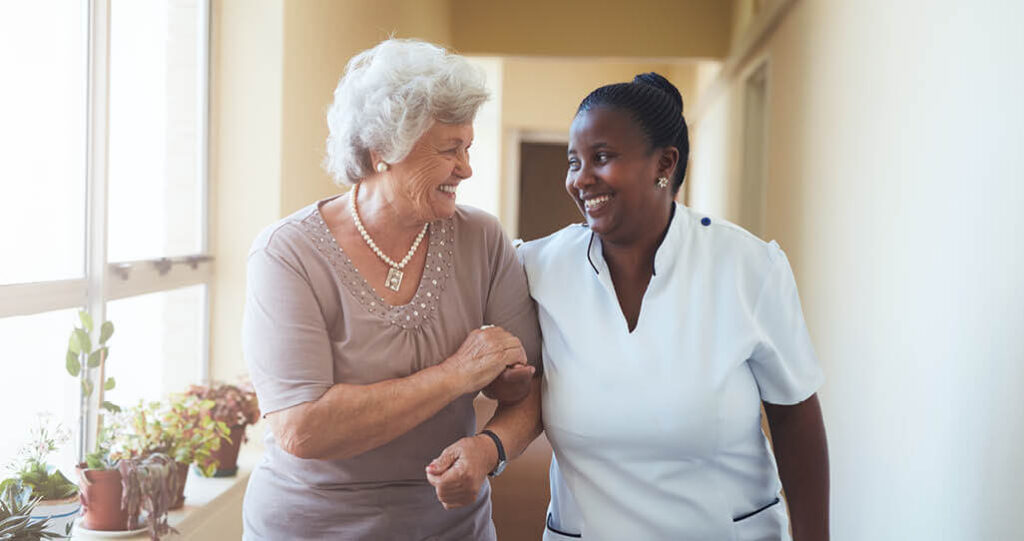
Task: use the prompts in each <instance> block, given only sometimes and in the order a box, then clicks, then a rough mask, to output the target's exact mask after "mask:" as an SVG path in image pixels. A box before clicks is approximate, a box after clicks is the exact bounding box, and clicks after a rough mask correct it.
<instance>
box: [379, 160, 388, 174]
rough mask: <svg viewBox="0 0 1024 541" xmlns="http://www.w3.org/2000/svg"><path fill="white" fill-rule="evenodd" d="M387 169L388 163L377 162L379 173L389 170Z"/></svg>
mask: <svg viewBox="0 0 1024 541" xmlns="http://www.w3.org/2000/svg"><path fill="white" fill-rule="evenodd" d="M387 170H388V164H387V163H386V162H378V163H377V172H378V173H383V172H384V171H387Z"/></svg>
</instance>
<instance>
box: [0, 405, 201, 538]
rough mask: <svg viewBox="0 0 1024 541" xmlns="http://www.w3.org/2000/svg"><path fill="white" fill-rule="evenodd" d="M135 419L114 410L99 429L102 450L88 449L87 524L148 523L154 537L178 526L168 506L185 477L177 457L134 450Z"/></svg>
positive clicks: (112, 527)
mask: <svg viewBox="0 0 1024 541" xmlns="http://www.w3.org/2000/svg"><path fill="white" fill-rule="evenodd" d="M132 422H133V418H132V415H131V414H130V413H129V412H120V413H118V414H117V415H114V416H113V417H112V419H111V422H110V424H109V425H108V426H105V427H103V429H102V430H101V431H100V442H99V444H98V445H97V450H96V451H95V452H93V453H90V454H89V457H88V459H87V466H88V467H87V468H85V469H83V470H82V471H81V479H82V481H81V482H82V486H81V498H82V505H83V509H84V510H85V511H84V514H83V519H82V527H84V528H86V529H89V530H96V531H121V530H133V531H138V530H140V529H143V528H144V529H146V530H148V531H149V534H150V538H151V539H154V540H158V539H159V538H160V536H162V535H166V534H168V533H169V532H174V529H173V528H171V527H170V526H169V525H168V524H167V512H168V510H169V509H170V508H171V506H172V505H173V502H174V500H175V498H177V496H178V494H179V493H180V484H181V480H180V477H179V475H178V468H177V467H176V464H175V462H174V460H173V459H172V458H170V457H169V456H167V455H165V454H163V453H157V452H153V453H149V454H147V455H146V456H139V457H135V456H130V453H129V452H128V451H127V450H126V443H125V440H126V438H125V437H124V436H123V435H124V434H126V433H129V432H128V431H127V430H125V427H127V426H129V425H130V424H131V423H132ZM143 513H145V515H144V516H145V520H144V521H143V519H142V517H143ZM0 539H2V538H0Z"/></svg>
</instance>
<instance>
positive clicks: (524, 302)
mask: <svg viewBox="0 0 1024 541" xmlns="http://www.w3.org/2000/svg"><path fill="white" fill-rule="evenodd" d="M493 229H494V231H493V235H494V238H495V240H496V241H495V242H493V243H491V250H490V257H491V261H490V268H491V280H490V286H489V288H488V292H487V301H486V303H487V304H486V306H485V309H484V323H487V324H490V325H497V326H499V327H501V328H503V329H505V330H506V331H508V332H510V333H512V334H514V335H515V336H517V337H518V338H519V341H520V342H522V344H523V349H524V350H526V358H527V360H528V361H529V363H530V364H531V365H533V366H534V367H535V368H537V369H538V370H540V369H541V358H540V325H539V324H538V323H537V307H536V305H535V304H534V302H533V298H532V297H530V290H529V288H528V287H527V285H526V271H525V270H524V269H523V264H522V262H520V261H519V258H518V257H517V256H516V249H515V247H514V246H513V245H512V242H511V241H510V240H509V239H508V236H506V235H505V233H504V232H503V231H502V230H501V229H500V227H499V226H498V225H497V222H495V224H494V227H493Z"/></svg>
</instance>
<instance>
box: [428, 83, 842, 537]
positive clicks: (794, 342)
mask: <svg viewBox="0 0 1024 541" xmlns="http://www.w3.org/2000/svg"><path fill="white" fill-rule="evenodd" d="M682 112H683V102H682V97H681V96H680V94H679V91H678V90H677V89H676V88H675V86H673V85H672V83H670V82H669V81H668V80H666V79H665V78H663V77H661V76H660V75H657V74H654V73H647V74H641V75H638V76H637V77H636V78H635V79H634V80H633V81H632V82H629V83H619V84H613V85H607V86H603V87H600V88H598V89H596V90H594V91H593V92H591V93H590V95H588V96H587V97H586V98H585V99H584V100H583V102H582V103H581V104H580V106H579V109H578V110H577V113H576V117H575V119H574V120H573V123H572V127H571V128H570V132H569V133H570V135H569V148H568V160H567V161H568V171H567V172H566V179H565V188H566V191H567V192H568V194H569V196H570V197H571V198H572V200H573V202H575V203H576V205H577V206H578V207H579V209H580V212H582V213H583V216H584V217H585V218H586V224H585V225H573V226H569V227H567V228H565V229H563V230H561V231H559V232H557V233H555V234H553V235H550V236H548V237H546V238H544V239H539V240H536V241H533V242H530V243H527V244H526V245H524V246H523V247H522V248H521V250H520V251H521V256H522V259H523V261H524V265H525V267H526V272H527V276H528V279H529V284H530V293H531V295H532V296H533V298H534V299H536V301H537V304H538V309H539V312H540V314H541V316H540V324H541V329H542V331H543V333H544V339H545V343H544V349H543V352H544V374H543V384H542V385H541V384H540V383H535V384H534V385H533V389H532V391H531V395H530V397H529V398H528V399H527V400H524V401H522V402H521V403H520V404H517V405H516V407H515V408H512V409H509V410H508V411H509V412H510V413H509V414H508V415H505V416H503V417H500V418H497V419H492V420H491V422H490V423H489V426H490V428H491V429H492V430H493V431H494V432H495V433H496V434H497V435H498V436H499V437H500V438H501V440H502V441H503V442H504V444H505V446H506V447H507V451H508V456H507V457H506V458H509V457H512V458H514V457H515V456H516V455H517V454H519V453H520V452H521V451H522V449H523V448H524V447H526V445H527V444H528V443H529V442H530V440H532V439H533V438H534V437H535V436H536V435H537V434H538V433H539V432H540V430H541V428H542V427H543V429H544V432H545V433H546V435H547V437H548V439H549V440H550V441H551V446H552V447H553V448H554V454H555V457H554V460H553V461H552V464H551V502H550V505H549V507H548V515H547V517H546V519H547V525H546V526H547V528H546V530H545V533H544V539H545V540H546V541H559V540H565V541H568V540H571V539H584V540H590V541H619V540H622V539H643V540H649V541H656V540H664V541H674V540H677V539H708V540H720V539H742V540H758V541H781V540H789V539H795V540H796V541H824V540H826V539H828V535H829V532H828V450H827V445H826V438H825V429H824V425H823V421H822V415H821V409H820V406H819V404H818V398H817V394H816V391H817V389H818V387H819V386H820V385H821V383H822V381H823V374H822V371H821V369H820V368H819V366H818V360H817V357H816V356H815V354H814V348H813V347H812V345H811V340H810V337H809V335H808V332H807V327H806V325H805V323H804V318H803V312H802V310H801V308H800V300H799V297H798V295H797V290H796V282H795V281H794V278H793V271H792V270H791V269H790V266H789V261H788V260H787V259H786V255H785V254H784V253H783V252H782V250H781V249H780V248H779V246H778V245H777V244H776V243H774V242H771V243H767V242H763V241H761V240H760V239H758V238H757V237H755V236H753V235H751V234H750V233H748V232H746V231H744V230H742V229H740V228H739V227H737V226H735V225H732V224H729V223H726V222H724V221H722V220H718V219H711V218H710V217H708V216H703V215H701V214H698V213H696V212H694V211H692V210H690V209H688V208H686V207H684V206H682V205H679V204H676V203H675V196H676V194H677V193H678V190H679V187H680V186H681V185H682V183H683V177H684V174H685V169H686V161H687V154H688V151H689V140H688V136H687V128H686V121H685V120H684V118H683V116H682ZM762 405H763V406H764V410H765V411H766V413H767V417H768V424H769V426H770V428H771V435H772V439H773V444H774V445H773V446H769V445H768V442H767V440H766V438H765V434H764V433H763V432H762V430H761V407H762ZM494 461H495V456H494V452H493V450H488V449H486V448H485V447H482V446H479V445H475V444H474V443H473V441H472V440H463V441H461V442H456V443H455V444H453V445H452V446H451V447H449V448H448V449H446V450H445V451H444V453H442V454H441V455H440V457H439V458H438V460H437V461H436V462H435V463H433V464H432V465H431V466H430V467H429V469H428V472H429V474H430V475H429V479H430V480H431V481H432V482H433V483H434V484H435V485H436V487H437V493H438V497H439V498H440V499H441V500H442V501H443V502H445V504H446V505H448V506H449V507H452V506H458V505H463V504H469V503H471V502H472V501H474V498H475V497H476V496H477V494H475V493H473V492H472V491H470V490H467V489H466V487H470V488H471V487H472V486H473V485H474V484H475V483H476V482H477V481H482V477H483V475H484V474H481V473H480V472H482V471H485V470H486V469H487V468H489V467H490V465H491V464H493V463H494ZM783 488H785V503H783V496H782V493H781V490H782V489H783ZM787 504H788V506H787ZM787 507H788V513H787ZM790 525H792V537H790Z"/></svg>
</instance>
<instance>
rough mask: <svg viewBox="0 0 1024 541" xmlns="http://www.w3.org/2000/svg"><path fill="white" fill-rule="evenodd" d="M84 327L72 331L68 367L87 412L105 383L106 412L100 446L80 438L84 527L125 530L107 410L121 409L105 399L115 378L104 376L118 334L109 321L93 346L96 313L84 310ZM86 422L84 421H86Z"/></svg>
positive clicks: (80, 315) (101, 423)
mask: <svg viewBox="0 0 1024 541" xmlns="http://www.w3.org/2000/svg"><path fill="white" fill-rule="evenodd" d="M78 319H79V321H80V322H81V326H76V327H74V328H73V329H72V330H71V336H70V338H69V339H68V350H67V354H66V355H65V358H64V366H65V368H66V369H67V371H68V374H70V375H71V376H72V377H74V378H77V379H78V380H79V383H80V385H81V388H82V403H81V405H80V408H79V410H80V411H81V412H83V415H84V412H85V411H86V410H87V405H88V403H89V400H90V399H91V397H92V393H93V391H94V390H96V389H95V385H94V384H93V381H94V375H96V372H97V371H98V378H96V379H95V381H101V382H103V384H102V385H100V386H99V403H100V407H101V408H102V410H103V411H101V412H100V414H99V434H98V437H97V439H96V446H95V447H94V448H93V449H92V450H87V449H86V444H85V442H86V441H87V439H86V438H85V437H84V435H80V436H83V437H80V438H79V448H78V459H79V464H78V467H77V470H78V478H79V498H80V500H81V504H82V526H83V527H84V528H86V529H89V530H124V529H126V528H127V525H128V521H129V519H128V516H127V512H126V511H125V510H124V509H122V506H121V495H122V487H121V473H120V472H119V471H118V470H117V465H116V460H111V459H110V445H111V443H112V437H111V436H112V433H111V431H110V429H109V427H106V426H104V418H105V416H106V415H105V412H106V413H117V412H119V411H120V408H119V407H118V406H116V405H114V404H112V403H110V402H107V401H106V400H104V399H103V393H104V391H109V390H111V389H113V388H114V386H115V382H114V378H111V377H107V378H105V377H104V371H105V370H106V361H107V356H108V354H109V353H110V349H109V346H107V342H108V341H109V340H110V338H111V336H113V334H114V324H113V323H111V322H109V321H106V322H104V323H103V324H102V325H100V327H99V336H98V337H97V344H96V347H93V341H92V338H93V336H94V335H93V331H94V330H95V327H94V325H93V319H92V316H90V315H89V313H88V312H86V311H84V310H82V311H80V312H78ZM83 424H84V423H83Z"/></svg>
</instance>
